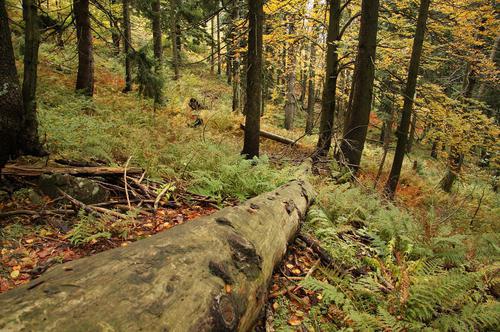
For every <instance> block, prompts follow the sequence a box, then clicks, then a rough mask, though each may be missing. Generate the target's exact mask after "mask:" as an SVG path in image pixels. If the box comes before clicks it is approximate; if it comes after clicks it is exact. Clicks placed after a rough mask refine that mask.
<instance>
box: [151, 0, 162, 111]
mask: <svg viewBox="0 0 500 332" xmlns="http://www.w3.org/2000/svg"><path fill="white" fill-rule="evenodd" d="M151 9H152V22H151V23H152V30H153V52H154V55H155V74H156V76H157V77H158V78H159V79H161V78H162V76H163V45H162V34H161V2H160V0H154V1H153V2H152V3H151ZM154 101H155V104H163V91H162V89H161V87H155V88H154Z"/></svg>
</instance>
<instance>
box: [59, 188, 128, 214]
mask: <svg viewBox="0 0 500 332" xmlns="http://www.w3.org/2000/svg"><path fill="white" fill-rule="evenodd" d="M59 192H60V193H61V194H62V195H63V196H64V197H65V198H66V199H67V200H68V201H70V202H71V204H73V205H74V206H76V207H78V208H81V209H82V210H84V211H85V212H87V213H95V212H98V213H102V214H109V215H111V216H113V217H117V218H120V219H126V218H127V216H126V215H124V214H122V213H119V212H116V211H112V210H108V209H105V208H102V207H98V206H92V205H86V204H83V203H82V202H80V201H79V200H77V199H75V198H73V197H71V196H70V195H68V194H67V193H66V192H64V191H62V190H61V189H59Z"/></svg>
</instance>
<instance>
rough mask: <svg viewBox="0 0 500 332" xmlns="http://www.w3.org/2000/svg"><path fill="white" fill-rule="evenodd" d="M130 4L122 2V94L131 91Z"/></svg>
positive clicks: (126, 1)
mask: <svg viewBox="0 0 500 332" xmlns="http://www.w3.org/2000/svg"><path fill="white" fill-rule="evenodd" d="M129 6H130V3H129V0H123V7H122V9H123V33H124V34H125V40H124V41H123V45H124V51H125V88H124V89H123V92H124V93H127V92H130V91H132V47H131V46H132V30H131V27H130V8H129Z"/></svg>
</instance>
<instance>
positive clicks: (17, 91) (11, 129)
mask: <svg viewBox="0 0 500 332" xmlns="http://www.w3.org/2000/svg"><path fill="white" fill-rule="evenodd" d="M22 122H23V100H22V96H21V88H20V86H19V78H18V76H17V68H16V62H15V59H14V49H13V47H12V40H11V34H10V27H9V18H8V16H7V10H6V8H5V0H0V141H1V142H2V143H1V144H0V171H1V169H2V167H3V166H4V165H5V163H6V162H7V161H8V160H9V159H11V158H15V157H17V156H18V155H19V150H20V148H21V147H20V145H19V141H18V133H19V132H21V130H22Z"/></svg>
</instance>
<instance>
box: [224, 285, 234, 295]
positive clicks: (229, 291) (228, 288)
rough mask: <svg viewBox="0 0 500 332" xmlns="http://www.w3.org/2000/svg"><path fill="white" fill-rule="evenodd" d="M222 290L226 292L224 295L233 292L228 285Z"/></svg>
mask: <svg viewBox="0 0 500 332" xmlns="http://www.w3.org/2000/svg"><path fill="white" fill-rule="evenodd" d="M224 289H225V290H226V294H231V292H232V291H233V290H232V289H231V285H228V284H226V285H225V286H224Z"/></svg>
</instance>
